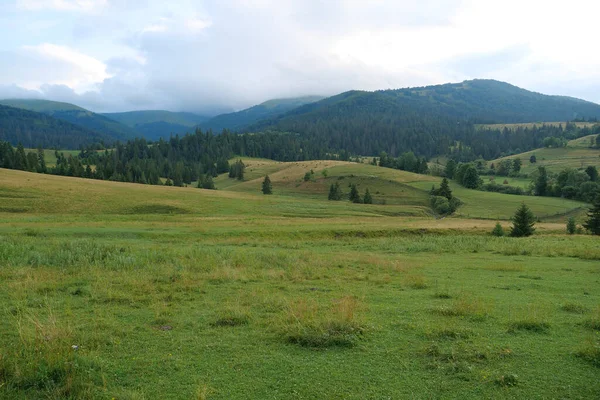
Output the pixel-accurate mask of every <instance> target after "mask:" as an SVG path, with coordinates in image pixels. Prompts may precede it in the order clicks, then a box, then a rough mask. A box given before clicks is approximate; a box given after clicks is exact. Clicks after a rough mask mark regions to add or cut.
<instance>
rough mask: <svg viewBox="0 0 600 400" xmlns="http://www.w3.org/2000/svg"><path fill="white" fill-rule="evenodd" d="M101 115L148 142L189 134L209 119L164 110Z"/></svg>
mask: <svg viewBox="0 0 600 400" xmlns="http://www.w3.org/2000/svg"><path fill="white" fill-rule="evenodd" d="M102 115H104V116H105V117H108V118H110V119H112V120H115V121H117V122H120V123H122V124H124V125H127V126H128V127H130V128H133V129H134V130H135V131H136V132H137V133H139V134H140V135H141V136H142V137H144V138H146V139H150V140H157V139H159V138H161V137H163V138H168V137H169V136H170V135H171V134H183V133H186V132H191V131H193V129H192V128H193V127H195V126H196V125H198V124H200V123H202V122H204V121H206V120H208V118H209V117H206V116H203V115H198V114H194V113H188V112H171V111H164V110H145V111H129V112H122V113H105V114H102Z"/></svg>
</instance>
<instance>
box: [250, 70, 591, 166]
mask: <svg viewBox="0 0 600 400" xmlns="http://www.w3.org/2000/svg"><path fill="white" fill-rule="evenodd" d="M579 117H587V118H592V117H600V105H598V104H594V103H591V102H587V101H583V100H579V99H574V98H570V97H563V96H547V95H543V94H539V93H534V92H530V91H527V90H524V89H521V88H518V87H516V86H512V85H510V84H507V83H503V82H498V81H493V80H472V81H465V82H462V83H457V84H445V85H437V86H428V87H420V88H407V89H398V90H382V91H375V92H366V91H349V92H346V93H342V94H339V95H337V96H333V97H329V98H326V99H324V100H321V101H318V102H315V103H311V104H305V105H303V106H300V107H298V108H295V109H293V110H290V111H288V112H286V113H284V114H281V115H279V116H276V117H273V118H270V119H266V120H263V121H260V122H258V123H255V124H252V125H250V126H249V127H247V128H245V129H244V130H245V131H248V132H259V131H281V132H293V133H297V134H299V135H300V136H301V137H303V138H305V139H308V140H310V141H313V142H321V143H322V144H323V146H325V147H327V148H329V149H338V150H341V149H345V150H347V151H349V152H351V153H354V154H370V155H373V154H379V152H381V151H385V152H388V153H389V154H391V155H394V156H395V155H398V154H399V153H401V152H405V151H413V152H415V153H417V154H420V155H424V156H428V157H431V156H434V155H436V154H445V153H446V152H447V149H448V148H449V147H451V146H453V145H454V143H455V142H456V141H460V142H462V143H475V142H476V141H478V140H481V134H479V133H477V132H476V131H475V129H474V126H473V123H476V122H477V123H492V122H502V123H511V122H530V121H567V120H572V119H574V118H579Z"/></svg>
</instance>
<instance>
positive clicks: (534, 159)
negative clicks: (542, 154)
mask: <svg viewBox="0 0 600 400" xmlns="http://www.w3.org/2000/svg"><path fill="white" fill-rule="evenodd" d="M529 162H530V163H531V164H535V163H536V162H537V157H536V156H535V154H532V155H531V157H529Z"/></svg>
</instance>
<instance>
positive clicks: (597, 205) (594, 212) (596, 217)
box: [583, 195, 600, 235]
mask: <svg viewBox="0 0 600 400" xmlns="http://www.w3.org/2000/svg"><path fill="white" fill-rule="evenodd" d="M587 216H588V219H587V221H585V223H584V224H583V227H584V228H585V229H587V230H588V231H590V232H591V233H592V235H600V195H598V196H596V199H595V200H594V203H593V205H592V208H591V209H590V211H589V212H588V214H587Z"/></svg>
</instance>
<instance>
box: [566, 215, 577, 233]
mask: <svg viewBox="0 0 600 400" xmlns="http://www.w3.org/2000/svg"><path fill="white" fill-rule="evenodd" d="M576 230H577V224H576V223H575V218H573V217H570V218H569V220H568V221H567V233H568V234H569V235H573V234H575V232H576Z"/></svg>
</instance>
